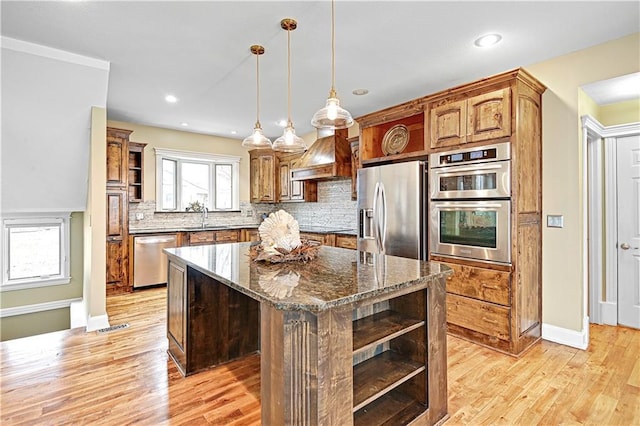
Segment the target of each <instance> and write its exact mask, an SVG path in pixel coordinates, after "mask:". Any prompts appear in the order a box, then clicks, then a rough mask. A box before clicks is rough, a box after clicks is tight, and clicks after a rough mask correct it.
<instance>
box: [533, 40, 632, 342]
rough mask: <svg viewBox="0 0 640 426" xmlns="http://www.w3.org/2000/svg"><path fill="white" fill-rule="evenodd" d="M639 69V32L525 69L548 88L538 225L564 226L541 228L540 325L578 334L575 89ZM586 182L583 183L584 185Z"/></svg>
mask: <svg viewBox="0 0 640 426" xmlns="http://www.w3.org/2000/svg"><path fill="white" fill-rule="evenodd" d="M639 67H640V33H636V34H633V35H630V36H627V37H624V38H621V39H618V40H614V41H611V42H608V43H604V44H601V45H598V46H594V47H592V48H589V49H585V50H581V51H578V52H575V53H572V54H569V55H565V56H561V57H558V58H555V59H552V60H549V61H545V62H540V63H537V64H533V65H529V66H527V67H526V68H527V70H528V71H529V72H531V74H532V75H534V76H535V77H536V78H537V79H539V80H540V81H541V82H542V83H543V84H545V85H546V86H547V91H546V92H545V93H544V95H543V101H542V102H543V116H542V140H543V183H542V186H543V189H542V192H543V221H545V222H546V215H548V214H561V215H563V216H564V225H565V226H564V228H562V229H555V228H546V227H545V228H544V230H543V256H542V257H543V259H542V268H543V270H542V274H543V282H542V284H543V295H542V315H543V322H544V323H546V324H549V325H553V326H557V327H562V328H565V329H569V330H575V331H582V328H583V327H582V324H583V319H584V317H585V316H586V315H588V313H587V312H584V310H583V297H584V282H583V280H584V277H583V267H584V266H585V265H584V263H583V250H584V249H585V248H583V246H582V238H583V235H582V214H583V209H584V206H585V205H584V200H583V199H582V190H583V182H582V161H583V155H584V152H583V149H582V142H581V132H580V115H581V111H580V110H579V107H578V103H579V102H578V99H579V96H580V95H579V92H580V90H579V88H580V86H582V85H584V84H587V83H591V82H595V81H599V80H605V79H609V78H613V77H617V76H621V75H624V74H630V73H633V72H637V71H638V70H639ZM584 184H586V183H584Z"/></svg>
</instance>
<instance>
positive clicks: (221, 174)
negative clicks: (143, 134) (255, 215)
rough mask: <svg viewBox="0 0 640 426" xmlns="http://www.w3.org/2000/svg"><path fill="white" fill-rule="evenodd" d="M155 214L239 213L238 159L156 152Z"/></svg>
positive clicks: (170, 150) (201, 154) (221, 156)
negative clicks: (197, 210) (202, 210)
mask: <svg viewBox="0 0 640 426" xmlns="http://www.w3.org/2000/svg"><path fill="white" fill-rule="evenodd" d="M155 152H156V210H157V211H162V212H172V211H173V212H176V211H182V212H184V211H190V210H189V209H190V208H191V207H192V206H193V205H196V204H197V205H204V207H206V209H207V210H209V211H232V210H239V208H240V207H239V206H240V204H239V193H240V188H239V181H240V178H239V177H240V157H236V156H229V155H215V154H207V153H201V152H190V151H179V150H173V149H161V148H155Z"/></svg>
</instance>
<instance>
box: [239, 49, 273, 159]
mask: <svg viewBox="0 0 640 426" xmlns="http://www.w3.org/2000/svg"><path fill="white" fill-rule="evenodd" d="M249 50H251V53H253V54H254V55H256V93H257V96H256V125H255V126H254V127H253V133H252V134H251V135H249V136H247V137H246V138H244V140H243V141H242V146H244V147H245V148H252V149H253V148H271V140H270V139H269V138H267V137H266V136H265V135H264V133H263V132H262V126H260V60H259V59H260V55H262V54H264V47H262V46H260V45H258V44H254V45H253V46H251V47H250V48H249Z"/></svg>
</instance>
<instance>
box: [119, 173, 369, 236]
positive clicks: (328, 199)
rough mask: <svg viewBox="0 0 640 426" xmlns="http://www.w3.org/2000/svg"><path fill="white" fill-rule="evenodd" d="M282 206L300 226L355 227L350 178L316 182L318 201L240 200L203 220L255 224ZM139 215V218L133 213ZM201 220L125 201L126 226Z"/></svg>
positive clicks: (184, 224)
mask: <svg viewBox="0 0 640 426" xmlns="http://www.w3.org/2000/svg"><path fill="white" fill-rule="evenodd" d="M280 209H282V210H285V211H287V212H288V213H290V214H291V215H292V216H293V217H295V218H296V220H297V221H298V223H299V224H300V225H301V226H322V227H328V228H332V229H336V228H339V229H356V225H357V220H356V202H355V201H353V200H351V180H350V179H341V180H332V181H325V182H318V201H317V202H314V203H277V204H263V203H260V204H251V203H249V202H247V201H241V202H240V211H239V212H209V214H208V215H207V216H208V217H207V220H206V224H207V225H209V226H217V225H247V226H251V225H257V224H259V223H260V222H261V221H262V214H269V213H272V212H274V211H277V210H280ZM140 216H142V219H137V217H140ZM201 224H202V215H201V214H200V213H186V212H184V213H182V212H179V213H165V212H157V211H156V203H155V201H143V202H141V203H130V204H129V228H130V229H132V230H141V229H163V228H182V227H184V228H191V227H197V226H200V225H201Z"/></svg>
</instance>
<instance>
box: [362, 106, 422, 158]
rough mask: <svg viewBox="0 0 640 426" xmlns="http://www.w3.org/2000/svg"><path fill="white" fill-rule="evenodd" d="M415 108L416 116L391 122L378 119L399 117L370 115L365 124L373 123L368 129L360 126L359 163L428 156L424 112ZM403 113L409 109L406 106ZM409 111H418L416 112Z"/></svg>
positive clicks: (419, 108) (378, 114)
mask: <svg viewBox="0 0 640 426" xmlns="http://www.w3.org/2000/svg"><path fill="white" fill-rule="evenodd" d="M412 105H413V104H412ZM415 108H416V109H417V111H418V113H417V114H414V115H410V116H407V117H401V118H397V119H395V120H390V121H382V122H380V121H379V120H387V119H388V118H389V117H395V116H396V114H388V113H386V112H384V111H383V112H380V113H377V115H376V114H373V115H371V116H367V121H365V123H371V124H370V125H369V126H367V127H364V126H363V125H362V124H361V125H360V138H359V141H360V142H359V149H358V153H359V155H360V164H362V165H363V166H367V165H373V164H375V163H380V162H385V163H386V162H390V161H394V160H404V159H407V158H414V157H419V156H425V155H426V154H427V152H426V151H425V145H424V141H425V137H424V113H423V112H422V106H420V107H417V106H416V107H415ZM401 110H402V111H405V110H408V108H407V107H403V108H401ZM385 111H386V110H385ZM409 111H411V112H415V111H414V109H409Z"/></svg>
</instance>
